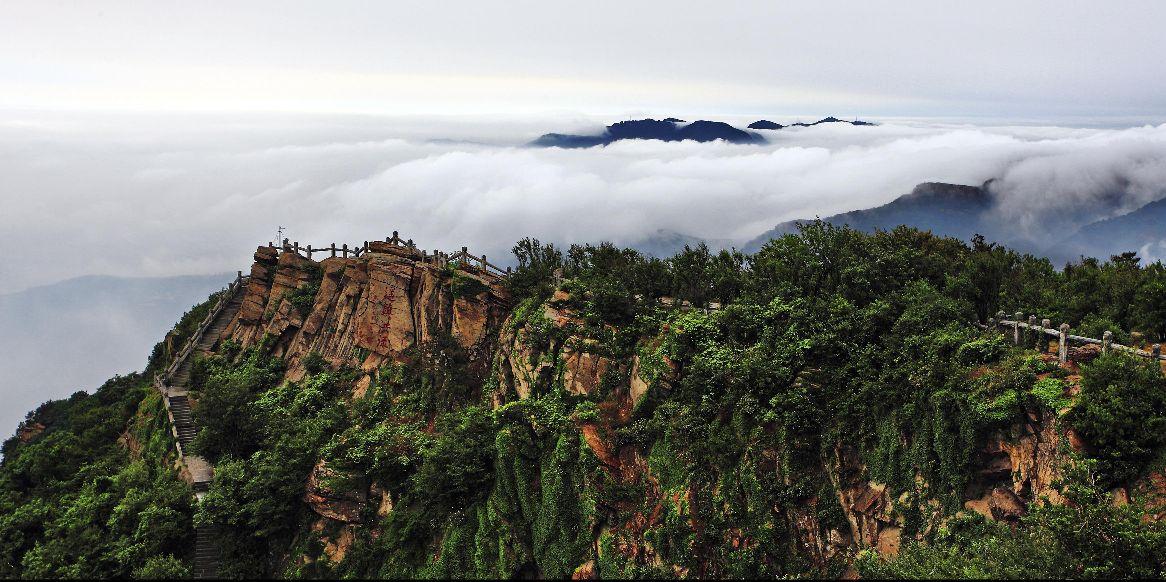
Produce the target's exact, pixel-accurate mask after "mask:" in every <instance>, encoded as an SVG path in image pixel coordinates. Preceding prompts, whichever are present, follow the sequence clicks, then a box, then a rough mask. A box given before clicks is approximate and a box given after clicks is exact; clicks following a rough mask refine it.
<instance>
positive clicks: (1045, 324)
mask: <svg viewBox="0 0 1166 582" xmlns="http://www.w3.org/2000/svg"><path fill="white" fill-rule="evenodd" d="M1040 326H1041V334H1040V337H1041V339H1040V341H1041V344H1040V352H1041V353H1042V354H1043V353H1045V352H1047V351H1049V338H1048V336H1046V335H1045V333H1044V330H1046V329H1052V326H1053V322H1052V321H1050V320H1048V319H1042V320H1040Z"/></svg>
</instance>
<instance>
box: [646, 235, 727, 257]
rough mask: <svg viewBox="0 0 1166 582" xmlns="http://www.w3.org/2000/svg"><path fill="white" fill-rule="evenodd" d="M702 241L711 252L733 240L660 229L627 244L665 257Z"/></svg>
mask: <svg viewBox="0 0 1166 582" xmlns="http://www.w3.org/2000/svg"><path fill="white" fill-rule="evenodd" d="M700 243H704V244H705V245H707V246H708V248H709V249H710V250H712V251H713V252H717V251H719V250H721V249H727V248H730V247H732V246H733V241H731V240H728V239H720V238H711V239H710V238H700V237H696V236H690V235H687V234H682V233H679V232H675V231H671V230H664V229H660V230H657V231H656V232H654V233H652V234H651V235H648V236H646V237H644V238H643V239H641V240H639V241H637V242H635V243H632V244H630V245H628V246H629V247H631V248H633V249H636V250H637V251H640V252H641V253H644V254H646V255H650V256H653V257H659V258H667V257H671V256H672V255H675V254H676V253H679V252H680V251H683V250H684V247H685V246H688V247H690V248H696V247H697V246H699V245H700Z"/></svg>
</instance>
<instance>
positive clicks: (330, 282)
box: [227, 242, 509, 379]
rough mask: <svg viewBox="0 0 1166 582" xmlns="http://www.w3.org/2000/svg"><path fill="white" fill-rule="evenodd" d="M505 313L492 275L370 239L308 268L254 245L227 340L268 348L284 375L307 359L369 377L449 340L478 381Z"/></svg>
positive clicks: (292, 374)
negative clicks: (351, 254)
mask: <svg viewBox="0 0 1166 582" xmlns="http://www.w3.org/2000/svg"><path fill="white" fill-rule="evenodd" d="M508 310H509V294H508V293H507V291H506V289H505V287H504V286H503V285H502V284H501V281H500V279H499V278H498V277H496V276H493V275H489V274H485V273H482V272H480V271H477V272H474V271H470V270H464V269H452V268H449V267H442V266H439V265H437V264H436V263H434V262H425V261H423V260H422V254H421V252H420V251H417V250H414V249H410V248H406V247H400V246H397V245H393V244H390V243H380V242H373V243H370V245H369V252H368V253H366V254H364V255H362V256H361V257H359V258H335V257H334V258H329V259H325V260H323V261H320V262H314V261H311V260H309V259H306V258H304V257H303V256H301V255H299V254H296V253H293V252H279V251H278V249H276V248H274V247H259V248H258V249H257V250H256V251H255V264H254V265H253V266H252V267H251V278H250V280H249V282H248V285H247V289H246V292H245V295H244V298H243V306H242V308H241V309H240V310H239V314H238V316H237V318H236V319H235V321H233V322H231V324H230V325H229V326H228V328H227V337H228V338H230V339H232V340H234V341H236V342H238V343H239V344H240V345H241V346H242V347H244V348H246V347H250V346H253V345H255V344H257V343H259V342H261V341H267V342H270V348H271V350H272V354H273V355H275V356H278V357H282V358H283V359H284V360H285V361H286V362H287V364H288V377H289V378H291V379H296V378H299V377H301V376H303V373H304V366H303V363H304V359H305V358H306V357H308V355H309V354H318V355H319V356H322V357H323V358H324V359H325V360H327V362H328V363H329V364H331V365H332V366H337V367H338V366H346V365H356V366H359V367H360V369H362V370H364V371H365V372H372V371H374V370H376V369H377V368H378V367H379V366H380V365H382V364H383V363H385V362H386V361H395V362H402V361H405V360H407V359H409V358H410V351H411V350H412V349H414V348H417V347H419V346H424V345H428V344H433V343H435V342H437V341H439V340H440V339H442V338H445V337H448V338H452V339H453V340H455V341H456V342H457V344H458V345H459V346H460V347H461V348H463V349H464V350H466V353H467V354H468V355H469V359H470V362H471V368H472V370H473V371H474V372H475V373H476V375H478V376H479V377H484V376H485V373H486V370H487V369H488V367H489V364H490V359H491V358H492V357H493V354H494V351H495V347H496V345H497V341H498V330H499V328H500V326H501V324H502V321H503V319H504V318H505V317H506V315H507V313H508Z"/></svg>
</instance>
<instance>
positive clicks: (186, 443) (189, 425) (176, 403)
mask: <svg viewBox="0 0 1166 582" xmlns="http://www.w3.org/2000/svg"><path fill="white" fill-rule="evenodd" d="M169 399H170V414H171V415H173V416H174V429H175V430H176V431H178V442H179V443H181V444H182V450H183V451H184V452H185V451H187V450H189V448H190V443H191V441H193V440H194V435H195V434H196V433H197V432H198V431H196V430H195V428H194V420H192V419H191V418H190V400H188V399H187V398H186V395H185V394H181V395H177V396H170V398H169Z"/></svg>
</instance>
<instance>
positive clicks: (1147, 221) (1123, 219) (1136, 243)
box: [745, 182, 1166, 266]
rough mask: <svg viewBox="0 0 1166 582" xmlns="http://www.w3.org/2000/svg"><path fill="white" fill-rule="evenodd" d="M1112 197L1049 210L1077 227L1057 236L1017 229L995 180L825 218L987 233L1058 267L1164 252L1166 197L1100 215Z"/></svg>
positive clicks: (1067, 226) (1064, 224) (930, 189)
mask: <svg viewBox="0 0 1166 582" xmlns="http://www.w3.org/2000/svg"><path fill="white" fill-rule="evenodd" d="M1111 199H1112V203H1111V204H1108V205H1106V204H1102V205H1099V206H1094V207H1082V208H1065V209H1061V210H1060V211H1058V212H1055V213H1047V214H1045V215H1044V216H1043V217H1042V220H1043V222H1044V224H1042V226H1043V227H1044V228H1045V229H1046V230H1048V231H1049V232H1065V233H1072V234H1070V235H1067V236H1063V237H1057V238H1049V237H1037V238H1035V239H1029V238H1026V236H1025V235H1026V232H1025V231H1024V229H1019V228H1016V227H1015V225H1013V224H1011V223H1010V222H1009V221H1008V220H1007V217H1006V216H1002V215H1001V213H1000V212H999V211H998V210H997V206H996V205H997V202H998V200H997V196H996V195H995V194H994V193H993V192H992V189H991V187H990V182H989V183H985V184H984V185H982V186H965V185H959V184H944V183H938V182H927V183H923V184H919V185H918V186H916V187H915V188H914V189H913V190H912V191H911V193H910V194H905V195H903V196H900V197H898V198H896V199H895V200H893V201H891V202H889V203H887V204H884V205H882V206H877V207H875V208H868V209H865V210H853V211H850V212H845V213H842V214H835V215H833V216H826V217H822V220H823V221H825V222H829V223H831V224H835V225H839V226H841V225H844V224H846V225H850V226H851V227H853V228H855V229H858V230H861V231H864V232H872V231H874V230H876V229H881V230H890V229H892V228H894V227H896V226H899V225H901V224H904V225H907V226H912V227H915V228H919V229H924V230H929V231H931V232H933V233H935V234H938V235H941V236H951V237H956V238H959V239H962V240H969V239H971V238H972V236H974V235H976V234H982V235H984V236H985V237H986V238H987V239H988V240H989V241H994V242H999V243H1003V244H1007V245H1008V246H1010V247H1012V248H1015V249H1017V250H1020V251H1024V252H1029V253H1032V254H1035V255H1040V256H1045V257H1048V258H1049V259H1050V260H1052V261H1053V264H1055V265H1058V266H1060V265H1063V264H1064V263H1065V262H1068V261H1072V260H1076V259H1078V258H1080V257H1081V256H1091V257H1099V258H1106V257H1109V256H1112V255H1116V254H1120V253H1123V252H1127V251H1136V252H1139V253H1140V255H1141V256H1142V258H1145V259H1148V260H1150V261H1153V260H1157V259H1162V258H1164V256H1163V255H1164V254H1166V200H1158V201H1156V202H1152V203H1150V204H1147V205H1145V206H1143V207H1142V208H1139V209H1138V210H1135V211H1133V212H1130V213H1128V214H1125V215H1120V216H1117V217H1114V218H1100V219H1099V215H1105V214H1107V213H1113V212H1116V211H1117V210H1116V204H1117V201H1120V200H1121V196H1120V195H1119V194H1115V195H1114V196H1112V197H1111ZM806 220H812V219H809V218H807V219H800V220H790V221H787V222H783V223H781V224H779V225H777V226H775V227H774V228H772V229H770V230H769V231H767V232H765V233H764V234H762V235H761V236H758V237H757V238H755V239H753V240H751V241H749V242H748V243H746V244H745V250H746V251H748V252H755V251H756V250H757V249H760V248H761V246H762V245H764V244H765V243H766V242H767V241H769V240H770V239H772V238H775V237H778V236H781V235H784V234H790V233H795V232H797V225H798V224H799V223H802V222H806Z"/></svg>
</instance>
